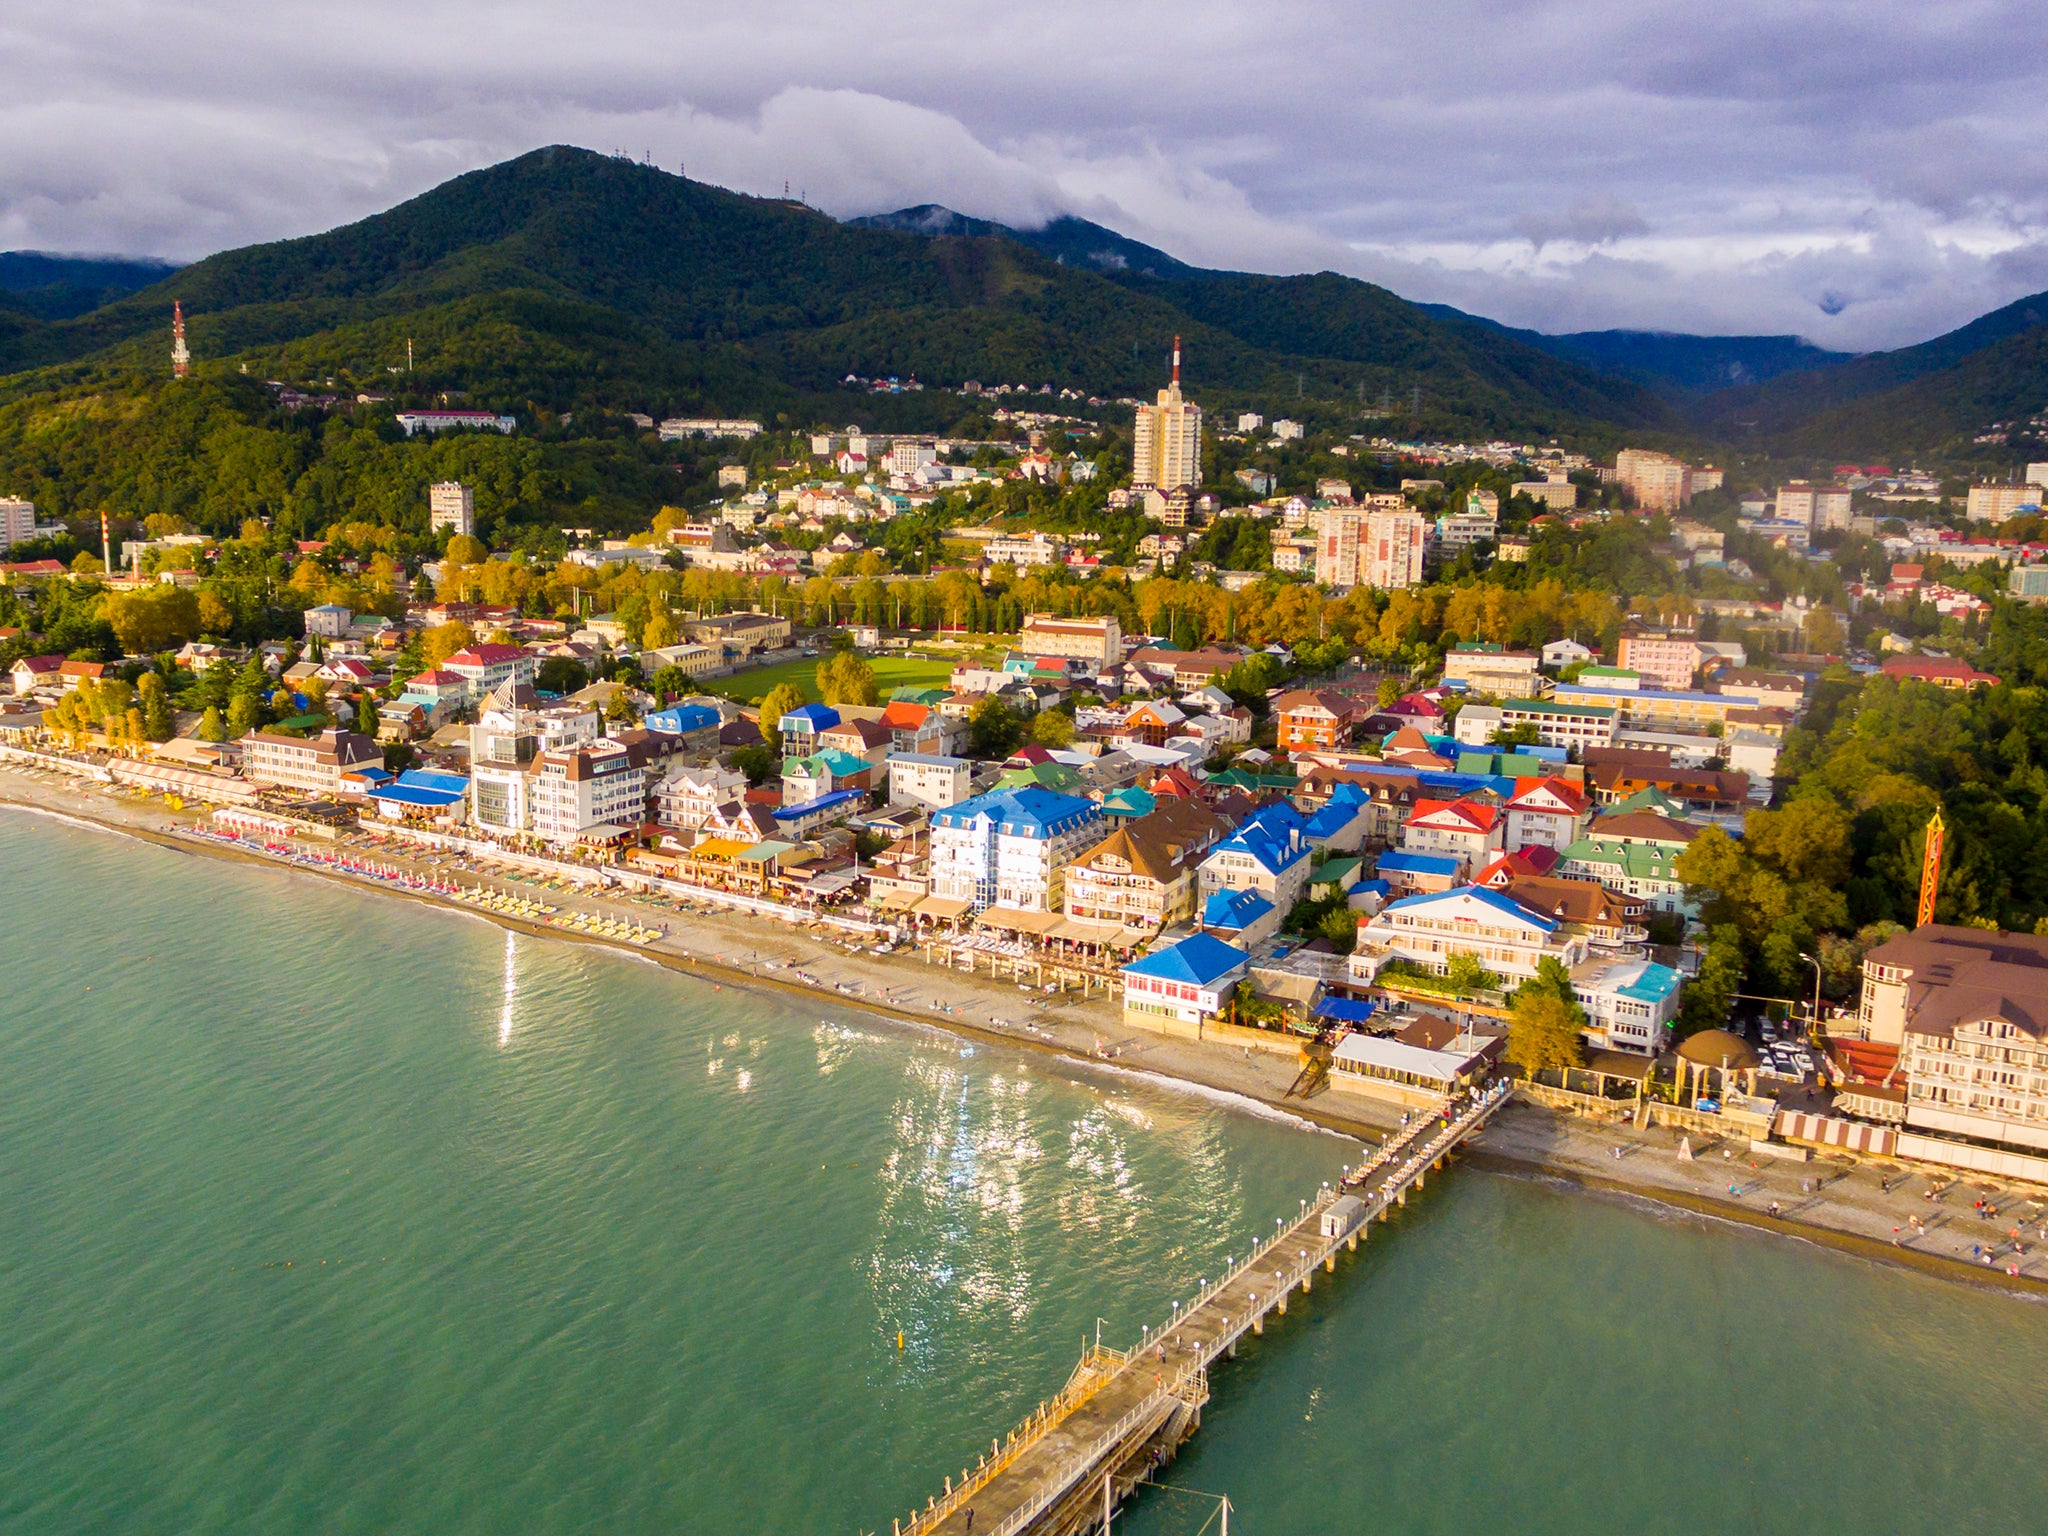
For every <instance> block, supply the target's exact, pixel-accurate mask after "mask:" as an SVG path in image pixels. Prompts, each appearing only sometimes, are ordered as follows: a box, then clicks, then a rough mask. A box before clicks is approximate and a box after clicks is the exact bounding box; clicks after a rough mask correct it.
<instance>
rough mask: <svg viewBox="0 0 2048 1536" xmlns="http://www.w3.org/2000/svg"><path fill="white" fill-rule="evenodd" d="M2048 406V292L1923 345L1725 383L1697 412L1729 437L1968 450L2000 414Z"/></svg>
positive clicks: (1901, 451) (2020, 417)
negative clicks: (1755, 381)
mask: <svg viewBox="0 0 2048 1536" xmlns="http://www.w3.org/2000/svg"><path fill="white" fill-rule="evenodd" d="M2043 410H2048V293H2037V294H2033V295H2031V296H2029V297H2027V298H2024V299H2019V300H2017V301H2015V302H2014V303H2011V304H2008V305H2006V306H2005V307H2004V308H2002V309H1996V310H1993V311H1992V312H1991V313H1990V314H1988V315H1983V316H1980V317H1979V318H1978V319H1976V320H1973V321H1971V322H1970V323H1969V324H1968V325H1965V326H1961V327H1959V328H1958V329H1956V330H1953V331H1950V332H1948V333H1946V334H1945V335H1941V336H1937V337H1935V338H1934V339H1933V340H1931V341H1924V342H1921V343H1920V344H1919V345H1917V346H1912V347H1901V348H1898V349H1897V350H1895V351H1891V352H1872V353H1867V354H1865V355H1864V356H1862V357H1857V358H1852V359H1850V360H1849V361H1847V362H1843V363H1838V364H1836V365H1834V366H1832V367H1828V368H1823V369H1818V370H1815V371H1812V372H1804V373H1796V374H1788V375H1786V376H1784V377H1781V378H1776V379H1772V380H1770V381H1769V382H1767V383H1764V384H1761V385H1758V386H1756V387H1753V388H1741V389H1728V390H1723V391H1720V392H1719V393H1716V394H1713V395H1709V396H1707V397H1706V398H1705V399H1704V400H1702V401H1700V402H1699V403H1698V404H1697V405H1696V406H1695V407H1694V408H1693V410H1692V412H1691V414H1692V416H1693V419H1694V420H1695V422H1696V423H1697V425H1698V426H1699V427H1700V428H1701V430H1703V431H1705V432H1707V433H1709V434H1711V435H1713V436H1715V437H1717V438H1721V439H1725V440H1733V441H1744V440H1751V441H1754V440H1761V441H1764V442H1766V443H1770V444H1772V445H1775V446H1782V447H1785V448H1790V449H1807V450H1812V451H1819V452H1839V453H1850V454H1863V455H1876V454H1885V453H1890V454H1894V455H1908V454H1914V453H1931V452H1947V453H1950V454H1953V455H1957V456H1960V457H1965V458H1967V457H1972V456H1976V455H1975V454H1974V453H1973V446H1974V439H1975V438H1976V437H1977V436H1978V435H1979V434H1980V433H1984V432H1986V431H1987V430H1988V429H1990V428H1991V427H1992V426H1993V425H1994V424H2005V423H2013V422H2016V421H2017V422H2024V421H2025V420H2026V419H2027V418H2029V417H2032V416H2035V415H2038V414H2040V413H2041V412H2042V411H2043ZM2017 435H2022V436H2032V437H2039V436H2042V435H2044V434H2042V433H2040V432H2038V431H2036V432H2033V433H2020V434H2017Z"/></svg>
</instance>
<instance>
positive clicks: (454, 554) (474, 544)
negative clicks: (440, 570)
mask: <svg viewBox="0 0 2048 1536" xmlns="http://www.w3.org/2000/svg"><path fill="white" fill-rule="evenodd" d="M490 558H491V552H490V550H489V549H488V548H487V547H486V546H485V544H484V541H483V540H482V539H479V538H476V537H474V536H473V535H471V534H467V533H458V534H456V535H455V536H454V537H453V538H451V539H449V541H448V548H447V550H446V551H445V552H444V554H443V555H442V559H443V560H445V561H446V562H447V563H448V564H450V565H482V564H483V563H484V562H485V561H487V560H489V559H490Z"/></svg>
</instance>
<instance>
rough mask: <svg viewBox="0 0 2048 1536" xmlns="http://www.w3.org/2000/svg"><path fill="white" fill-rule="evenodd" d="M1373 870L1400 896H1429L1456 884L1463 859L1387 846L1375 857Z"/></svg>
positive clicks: (1445, 854) (1461, 870) (1462, 871)
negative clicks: (1376, 858) (1375, 862)
mask: <svg viewBox="0 0 2048 1536" xmlns="http://www.w3.org/2000/svg"><path fill="white" fill-rule="evenodd" d="M1373 872H1374V873H1375V874H1377V875H1378V876H1379V877H1380V879H1382V880H1384V881H1386V883H1387V887H1388V889H1390V890H1392V891H1396V892H1398V893H1399V894H1401V895H1403V896H1414V895H1432V894H1435V893H1437V892H1440V891H1448V890H1451V889H1452V888H1454V887H1455V886H1456V885H1457V884H1458V882H1459V881H1460V879H1462V878H1463V876H1464V872H1465V861H1464V860H1463V859H1461V858H1459V857H1457V856H1456V855H1455V854H1449V853H1404V852H1402V851H1401V850H1400V849H1398V848H1389V849H1388V850H1387V851H1386V852H1385V853H1383V854H1381V855H1380V856H1379V861H1378V863H1377V865H1376V866H1375V868H1374V871H1373Z"/></svg>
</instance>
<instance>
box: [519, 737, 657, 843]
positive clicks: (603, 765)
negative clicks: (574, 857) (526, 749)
mask: <svg viewBox="0 0 2048 1536" xmlns="http://www.w3.org/2000/svg"><path fill="white" fill-rule="evenodd" d="M530 788H531V795H532V803H533V831H534V835H535V836H537V837H544V838H546V839H547V840H548V841H550V842H555V843H571V842H575V841H577V840H578V839H580V838H584V837H587V836H590V835H592V834H597V835H600V836H602V835H605V834H609V833H611V832H615V831H623V830H625V829H627V828H631V827H637V826H638V825H639V824H640V823H641V821H642V820H643V819H644V818H645V816H646V811H647V775H646V773H645V771H644V770H642V769H640V768H638V767H636V766H635V765H634V763H633V755H632V753H631V752H629V751H628V750H627V749H626V747H625V744H624V743H623V742H616V741H597V742H593V743H591V744H590V745H588V746H583V747H577V748H574V749H573V750H571V751H567V752H548V753H543V754H542V755H541V757H540V759H539V760H538V761H537V762H536V763H535V765H534V768H533V772H532V776H531V780H530Z"/></svg>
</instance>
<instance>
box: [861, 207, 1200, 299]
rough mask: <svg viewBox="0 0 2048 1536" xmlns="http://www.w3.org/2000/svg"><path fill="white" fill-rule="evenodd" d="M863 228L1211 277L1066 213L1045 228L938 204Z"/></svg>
mask: <svg viewBox="0 0 2048 1536" xmlns="http://www.w3.org/2000/svg"><path fill="white" fill-rule="evenodd" d="M846 222H847V223H849V224H852V225H854V226H855V227H856V228H860V229H895V230H901V231H902V232H903V233H905V234H911V235H949V236H953V237H955V238H969V239H973V238H979V237H985V236H994V237H997V238H1000V239H1004V240H1014V241H1016V242H1017V244H1019V245H1028V246H1030V247H1031V249H1032V250H1034V251H1037V252H1038V253H1039V254H1040V255H1041V256H1050V257H1051V258H1052V259H1053V260H1054V261H1057V262H1059V263H1060V264H1061V265H1062V266H1069V267H1085V268H1087V269H1089V270H1090V271H1094V272H1104V273H1110V274H1117V273H1125V272H1128V273H1133V274H1136V275H1138V276H1142V277H1170V278H1179V279H1182V280H1184V281H1185V280H1192V279H1196V278H1203V277H1209V276H1211V275H1212V274H1211V273H1209V272H1207V271H1205V270H1204V269H1203V268H1201V267H1191V266H1189V265H1188V264H1187V263H1186V262H1184V261H1177V260H1175V259H1174V258H1173V257H1171V256H1169V255H1167V254H1166V252H1164V251H1162V250H1160V249H1158V248H1157V247H1156V246H1150V245H1145V244H1143V243H1142V242H1140V241H1137V240H1133V239H1131V238H1130V237H1129V236H1127V235H1120V234H1118V233H1117V232H1116V231H1115V230H1113V229H1105V228H1104V227H1103V226H1102V225H1100V224H1091V223H1089V222H1088V220H1086V219H1077V218H1075V217H1074V216H1073V215H1071V214H1065V215H1062V216H1061V217H1059V218H1057V219H1053V220H1051V221H1050V222H1048V223H1047V224H1046V225H1045V226H1044V227H1043V228H1042V229H1016V228H1013V227H1012V226H1010V225H1008V224H998V223H996V222H995V221H994V220H993V219H970V218H969V217H967V215H966V214H964V213H955V212H954V211H953V210H952V209H950V208H942V207H940V206H939V205H938V204H937V203H921V204H919V205H918V206H917V207H915V208H899V209H898V210H897V211H896V212H894V213H873V214H868V215H865V216H864V217H861V218H857V219H848V220H847V221H846Z"/></svg>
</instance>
